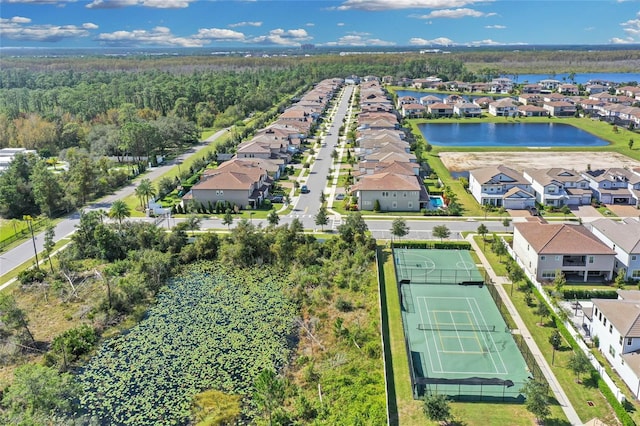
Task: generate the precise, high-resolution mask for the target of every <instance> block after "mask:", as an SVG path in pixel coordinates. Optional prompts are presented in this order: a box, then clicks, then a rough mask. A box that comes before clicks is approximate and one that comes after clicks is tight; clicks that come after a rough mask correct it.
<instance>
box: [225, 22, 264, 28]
mask: <svg viewBox="0 0 640 426" xmlns="http://www.w3.org/2000/svg"><path fill="white" fill-rule="evenodd" d="M261 26H262V22H260V21H255V22H249V21H243V22H238V23H235V24H229V28H236V27H261Z"/></svg>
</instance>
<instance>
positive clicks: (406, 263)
mask: <svg viewBox="0 0 640 426" xmlns="http://www.w3.org/2000/svg"><path fill="white" fill-rule="evenodd" d="M394 260H395V265H396V271H397V275H398V279H399V280H402V281H409V282H412V283H425V284H429V283H430V284H464V283H480V282H484V276H483V274H481V273H480V271H478V268H476V265H475V263H474V262H473V259H472V258H471V254H470V253H469V251H468V250H427V249H394Z"/></svg>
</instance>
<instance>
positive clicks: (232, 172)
mask: <svg viewBox="0 0 640 426" xmlns="http://www.w3.org/2000/svg"><path fill="white" fill-rule="evenodd" d="M271 184H272V179H271V178H270V177H269V173H268V172H267V171H266V170H264V169H263V168H261V167H259V166H258V165H257V164H255V163H250V162H246V161H245V162H237V163H231V162H230V164H229V165H226V166H225V167H221V168H218V169H212V170H207V171H206V172H205V173H204V175H203V176H202V178H201V179H200V182H198V183H196V184H195V185H193V186H192V187H191V191H190V193H189V194H187V195H185V196H184V197H183V202H198V203H201V204H205V205H206V204H209V203H211V204H212V205H215V204H216V203H217V202H218V201H224V202H228V203H230V204H232V205H236V206H238V207H239V208H246V207H249V208H257V207H258V206H260V204H261V203H262V202H263V201H264V200H265V199H266V198H267V197H268V195H269V188H270V187H271Z"/></svg>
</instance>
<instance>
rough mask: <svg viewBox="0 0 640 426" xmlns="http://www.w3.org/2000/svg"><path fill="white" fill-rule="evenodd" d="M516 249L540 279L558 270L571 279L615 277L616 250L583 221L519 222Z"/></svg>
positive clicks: (523, 261) (515, 242)
mask: <svg viewBox="0 0 640 426" xmlns="http://www.w3.org/2000/svg"><path fill="white" fill-rule="evenodd" d="M513 251H514V253H515V255H516V257H517V260H519V261H520V263H521V264H523V265H524V267H525V269H526V270H527V271H528V272H529V273H530V274H532V275H533V276H535V277H536V279H537V280H538V281H544V280H553V279H554V278H555V276H556V271H560V272H562V273H563V274H564V275H565V277H566V278H567V280H572V281H577V280H580V281H584V282H587V281H588V280H589V279H596V280H598V281H601V280H603V279H604V280H611V279H612V278H613V268H614V264H615V257H616V252H615V251H613V250H612V249H610V248H609V247H607V246H606V245H605V244H604V243H602V242H601V241H600V240H599V239H598V238H597V237H596V236H595V235H593V234H592V233H591V232H589V231H588V230H587V228H585V227H584V226H582V225H569V224H564V223H561V224H550V223H543V222H538V221H531V222H521V223H516V224H515V225H514V231H513Z"/></svg>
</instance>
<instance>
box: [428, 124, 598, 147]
mask: <svg viewBox="0 0 640 426" xmlns="http://www.w3.org/2000/svg"><path fill="white" fill-rule="evenodd" d="M418 128H419V129H420V132H421V133H422V136H424V138H425V140H426V141H427V142H428V143H430V144H431V145H437V146H459V147H471V146H497V147H502V148H509V147H580V146H590V147H591V146H605V145H608V144H609V143H608V142H607V141H605V140H603V139H600V138H598V137H596V136H593V135H592V134H590V133H587V132H585V131H584V130H581V129H578V128H577V127H573V126H571V125H568V124H562V123H427V124H420V125H418Z"/></svg>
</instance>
